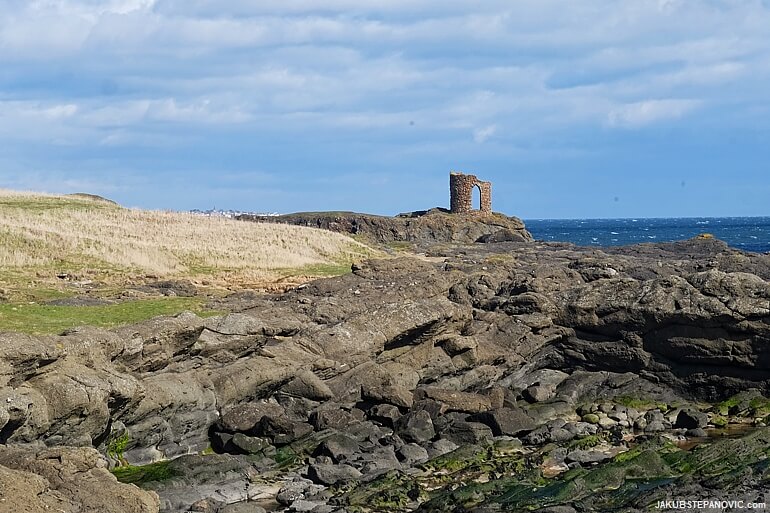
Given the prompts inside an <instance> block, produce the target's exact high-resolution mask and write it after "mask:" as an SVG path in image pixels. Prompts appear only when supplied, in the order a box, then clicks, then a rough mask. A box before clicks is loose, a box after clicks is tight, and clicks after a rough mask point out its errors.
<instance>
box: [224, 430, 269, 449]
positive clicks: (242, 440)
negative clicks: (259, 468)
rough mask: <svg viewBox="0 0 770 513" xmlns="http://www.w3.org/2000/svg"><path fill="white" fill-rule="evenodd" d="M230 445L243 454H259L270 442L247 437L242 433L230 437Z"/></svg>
mask: <svg viewBox="0 0 770 513" xmlns="http://www.w3.org/2000/svg"><path fill="white" fill-rule="evenodd" d="M231 443H232V445H233V446H235V447H237V448H238V449H239V450H240V451H241V452H243V453H244V454H257V453H260V452H262V451H263V450H264V449H265V448H267V447H268V446H269V445H270V442H268V441H267V440H265V439H264V438H259V437H256V436H248V435H244V434H243V433H235V435H233V437H232V440H231Z"/></svg>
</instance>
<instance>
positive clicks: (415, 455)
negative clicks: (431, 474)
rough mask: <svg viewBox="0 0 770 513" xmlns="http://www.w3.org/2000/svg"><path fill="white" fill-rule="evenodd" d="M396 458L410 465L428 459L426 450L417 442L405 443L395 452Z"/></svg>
mask: <svg viewBox="0 0 770 513" xmlns="http://www.w3.org/2000/svg"><path fill="white" fill-rule="evenodd" d="M397 456H398V459H399V460H400V461H401V462H402V463H403V464H404V465H406V466H408V467H410V466H413V465H415V464H418V463H424V462H426V461H428V458H429V456H428V451H427V450H426V449H424V448H422V447H420V446H419V445H417V444H406V445H404V446H402V447H401V448H400V449H399V450H398V452H397Z"/></svg>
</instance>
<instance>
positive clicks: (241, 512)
mask: <svg viewBox="0 0 770 513" xmlns="http://www.w3.org/2000/svg"><path fill="white" fill-rule="evenodd" d="M217 513H267V511H266V510H265V508H263V507H262V506H259V505H258V504H257V503H255V502H238V503H235V504H228V505H227V506H224V507H222V508H220V509H219V511H218V512H217Z"/></svg>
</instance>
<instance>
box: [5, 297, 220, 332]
mask: <svg viewBox="0 0 770 513" xmlns="http://www.w3.org/2000/svg"><path fill="white" fill-rule="evenodd" d="M205 302H206V298H203V297H183V298H180V297H171V298H151V299H139V300H133V301H125V302H121V303H116V304H110V305H97V306H53V305H41V304H36V303H32V304H29V303H27V304H24V303H0V331H19V332H23V333H51V334H53V333H61V332H62V331H65V330H67V329H69V328H73V327H76V326H84V325H87V326H98V327H103V328H112V327H115V326H120V325H122V324H131V323H134V322H138V321H142V320H144V319H149V318H151V317H156V316H158V315H165V314H176V313H179V312H182V311H185V310H189V311H191V312H194V313H196V314H198V315H200V316H201V317H209V316H212V315H216V314H219V313H222V312H218V311H216V310H208V309H207V308H205V307H204V303H205Z"/></svg>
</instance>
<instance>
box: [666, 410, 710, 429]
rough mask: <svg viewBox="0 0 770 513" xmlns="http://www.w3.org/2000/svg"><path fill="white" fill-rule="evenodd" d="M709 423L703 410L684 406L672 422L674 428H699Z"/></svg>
mask: <svg viewBox="0 0 770 513" xmlns="http://www.w3.org/2000/svg"><path fill="white" fill-rule="evenodd" d="M708 423H709V417H708V415H706V414H705V413H703V412H700V411H698V410H696V409H693V408H684V409H683V410H681V411H680V412H679V415H677V417H676V421H675V423H674V427H675V428H683V429H699V428H704V427H706V426H707V425H708Z"/></svg>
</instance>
